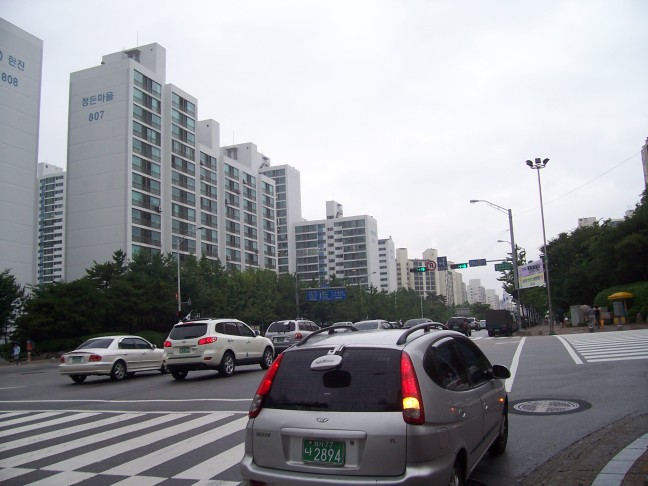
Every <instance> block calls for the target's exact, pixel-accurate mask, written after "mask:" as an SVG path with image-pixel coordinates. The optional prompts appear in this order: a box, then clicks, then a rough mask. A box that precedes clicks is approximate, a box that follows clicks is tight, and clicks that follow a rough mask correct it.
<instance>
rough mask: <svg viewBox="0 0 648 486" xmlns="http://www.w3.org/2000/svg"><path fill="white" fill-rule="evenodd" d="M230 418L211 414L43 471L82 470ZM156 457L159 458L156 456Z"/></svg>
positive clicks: (48, 467)
mask: <svg viewBox="0 0 648 486" xmlns="http://www.w3.org/2000/svg"><path fill="white" fill-rule="evenodd" d="M229 416H230V415H229V414H225V413H210V414H208V415H205V416H202V417H198V418H196V419H193V420H190V421H188V422H183V423H181V424H177V425H172V426H171V427H166V428H164V429H159V430H155V431H154V432H151V433H148V434H144V435H140V436H138V437H136V438H134V439H128V440H125V441H122V442H119V443H117V444H113V445H109V446H106V447H101V448H99V449H94V450H92V451H91V452H86V453H85V454H80V455H77V456H74V457H71V458H70V459H66V460H64V461H61V462H57V463H55V464H50V465H49V466H47V467H43V468H42V469H45V470H48V471H74V470H75V469H80V468H82V467H86V466H89V465H90V464H93V463H95V462H100V461H102V460H104V459H105V458H106V457H112V456H118V455H119V454H123V453H124V452H127V451H131V450H133V449H137V448H139V447H144V446H147V445H150V444H152V443H153V442H156V441H158V440H161V439H166V438H167V437H169V436H170V435H174V434H178V433H181V432H186V431H187V430H189V429H192V428H196V427H204V426H207V425H211V424H213V423H214V422H215V421H217V420H220V419H223V418H225V417H229ZM174 418H176V417H174V416H170V417H167V420H166V421H168V420H170V419H174ZM131 430H132V429H131V428H130V427H129V428H128V432H131ZM119 435H121V434H119ZM211 440H212V441H213V440H214V436H213V435H212V436H211ZM94 442H95V443H97V442H98V441H94ZM156 457H159V456H157V455H156ZM141 460H142V458H141V457H140V458H139V459H138V462H139V461H141ZM142 462H143V461H142ZM156 464H159V460H158V461H157V462H156ZM146 469H150V466H147V467H146ZM146 469H143V471H145V470H146Z"/></svg>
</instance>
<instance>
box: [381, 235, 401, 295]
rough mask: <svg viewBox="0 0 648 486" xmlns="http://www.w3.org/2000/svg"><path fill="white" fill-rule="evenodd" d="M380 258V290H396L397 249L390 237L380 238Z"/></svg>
mask: <svg viewBox="0 0 648 486" xmlns="http://www.w3.org/2000/svg"><path fill="white" fill-rule="evenodd" d="M378 258H379V260H380V262H379V263H380V269H379V273H380V289H379V290H380V291H381V292H383V291H384V292H396V290H397V289H398V276H397V274H396V249H395V247H394V241H393V240H392V239H391V236H390V237H389V238H385V239H380V240H378Z"/></svg>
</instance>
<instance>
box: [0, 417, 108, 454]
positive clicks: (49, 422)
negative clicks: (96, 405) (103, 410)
mask: <svg viewBox="0 0 648 486" xmlns="http://www.w3.org/2000/svg"><path fill="white" fill-rule="evenodd" d="M99 413H100V412H83V413H76V414H74V415H67V416H66V417H60V418H57V419H52V420H47V421H45V422H38V423H34V424H31V425H25V426H24V427H17V428H15V429H11V430H10V431H6V432H5V433H3V434H2V436H3V438H4V439H6V438H7V437H9V436H12V435H16V434H22V433H24V432H30V431H32V430H36V429H42V428H43V427H50V426H52V425H60V424H64V423H67V422H74V421H76V420H81V419H84V418H88V417H94V416H95V415H98V414H99ZM95 424H96V422H95ZM95 427H96V425H95ZM44 435H47V434H41V435H40V436H38V437H35V438H34V439H36V440H38V441H41V440H43V436H44ZM60 435H61V434H60V433H58V432H57V433H56V434H55V435H54V437H60ZM32 442H34V441H32ZM28 443H31V442H28ZM8 445H10V443H8V442H7V443H4V444H0V451H3V450H5V448H6V446H8ZM11 446H13V447H15V446H14V443H11Z"/></svg>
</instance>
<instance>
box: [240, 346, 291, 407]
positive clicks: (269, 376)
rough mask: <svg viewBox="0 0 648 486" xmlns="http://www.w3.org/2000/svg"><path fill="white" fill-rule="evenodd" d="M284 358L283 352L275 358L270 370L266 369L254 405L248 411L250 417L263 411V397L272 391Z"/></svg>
mask: <svg viewBox="0 0 648 486" xmlns="http://www.w3.org/2000/svg"><path fill="white" fill-rule="evenodd" d="M282 358H283V353H281V354H280V355H279V356H277V357H276V358H275V360H274V362H273V363H272V366H271V367H270V368H269V369H268V371H266V374H265V376H264V377H263V379H262V380H261V383H259V387H258V388H257V391H256V394H255V395H254V399H253V400H252V405H250V411H249V412H248V417H249V418H255V417H256V416H257V415H259V412H261V409H262V408H263V399H264V398H265V396H266V395H267V394H268V392H269V391H270V388H272V381H273V380H274V377H275V375H276V374H277V370H278V369H279V364H280V363H281V359H282Z"/></svg>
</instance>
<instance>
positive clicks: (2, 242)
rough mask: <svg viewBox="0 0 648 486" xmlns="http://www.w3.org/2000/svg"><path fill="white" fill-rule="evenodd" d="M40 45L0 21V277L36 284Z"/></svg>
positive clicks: (33, 39) (23, 32) (31, 37)
mask: <svg viewBox="0 0 648 486" xmlns="http://www.w3.org/2000/svg"><path fill="white" fill-rule="evenodd" d="M42 63H43V41H42V40H40V39H38V38H36V37H34V36H33V35H31V34H29V33H27V32H25V31H24V30H22V29H20V28H18V27H16V26H15V25H13V24H11V23H9V22H7V21H6V20H4V19H2V18H0V112H2V116H0V173H1V174H2V177H0V271H4V270H9V271H10V272H11V274H12V275H13V276H14V277H15V278H16V282H17V283H18V284H20V285H26V284H32V283H34V282H35V278H36V272H35V265H34V261H35V256H36V250H35V241H36V205H37V194H36V167H37V165H38V129H39V117H40V97H41V73H42Z"/></svg>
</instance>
